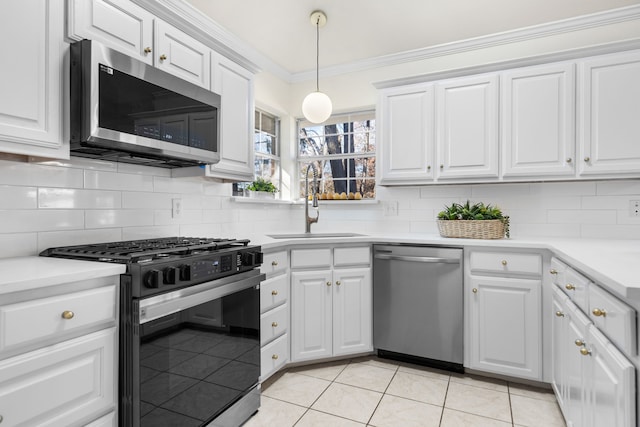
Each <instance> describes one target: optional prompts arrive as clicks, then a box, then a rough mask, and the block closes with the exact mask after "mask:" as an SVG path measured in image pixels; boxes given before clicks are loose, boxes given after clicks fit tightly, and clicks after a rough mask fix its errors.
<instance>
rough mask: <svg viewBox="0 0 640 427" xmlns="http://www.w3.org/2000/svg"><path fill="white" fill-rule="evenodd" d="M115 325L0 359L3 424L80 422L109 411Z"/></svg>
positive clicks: (112, 393)
mask: <svg viewBox="0 0 640 427" xmlns="http://www.w3.org/2000/svg"><path fill="white" fill-rule="evenodd" d="M116 337H117V334H116V328H110V329H105V330H102V331H99V332H95V333H93V334H90V335H87V336H84V337H81V338H76V339H74V340H70V341H64V342H61V343H59V344H56V345H53V346H49V347H45V348H43V349H40V350H36V351H32V352H30V353H25V354H23V355H20V356H16V357H13V358H10V359H5V360H3V361H1V362H0V408H1V414H0V415H2V418H3V420H2V424H3V425H4V424H5V423H6V425H9V426H17V425H21V426H23V425H24V426H26V425H38V426H51V427H54V426H62V425H65V426H71V425H84V424H85V423H86V421H90V420H92V419H95V418H96V416H97V415H100V414H103V413H106V412H108V411H109V410H111V409H113V408H114V406H115V402H116V393H117V386H116V384H117V368H116V362H115V356H116Z"/></svg>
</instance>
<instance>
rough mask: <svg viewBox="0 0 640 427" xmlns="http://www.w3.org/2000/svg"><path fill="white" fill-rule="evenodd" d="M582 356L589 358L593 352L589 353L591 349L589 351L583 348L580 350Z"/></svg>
mask: <svg viewBox="0 0 640 427" xmlns="http://www.w3.org/2000/svg"><path fill="white" fill-rule="evenodd" d="M580 354H581V355H583V356H588V355H590V354H591V351H589V349H588V348H586V347H582V348H581V349H580Z"/></svg>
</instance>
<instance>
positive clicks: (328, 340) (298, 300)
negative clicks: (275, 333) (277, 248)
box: [291, 247, 373, 362]
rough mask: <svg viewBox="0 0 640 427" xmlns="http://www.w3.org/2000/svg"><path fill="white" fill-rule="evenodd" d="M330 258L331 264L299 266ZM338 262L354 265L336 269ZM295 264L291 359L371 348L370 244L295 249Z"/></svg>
mask: <svg viewBox="0 0 640 427" xmlns="http://www.w3.org/2000/svg"><path fill="white" fill-rule="evenodd" d="M365 249H366V250H365ZM312 255H313V256H312ZM331 259H333V260H334V261H330V260H331ZM328 260H329V262H328V264H329V266H328V268H324V269H322V270H309V271H295V269H296V268H298V269H301V268H312V267H314V263H319V264H322V265H325V264H327V261H328ZM336 263H337V264H338V265H344V266H352V267H351V268H337V267H336ZM357 265H366V267H357ZM315 267H316V268H318V267H319V266H315ZM292 269H293V270H294V271H292V272H291V307H292V308H291V335H292V336H291V361H292V362H299V361H305V360H313V359H319V358H324V357H331V356H342V355H347V354H357V353H364V352H367V351H371V350H372V325H373V323H372V322H373V317H372V316H373V313H372V304H373V301H372V297H373V289H372V280H371V268H370V249H369V248H368V247H366V248H335V249H333V250H332V249H331V248H323V249H298V250H293V251H292Z"/></svg>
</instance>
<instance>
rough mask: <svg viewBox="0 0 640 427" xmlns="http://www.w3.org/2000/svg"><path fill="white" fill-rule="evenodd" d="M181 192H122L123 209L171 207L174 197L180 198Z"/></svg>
mask: <svg viewBox="0 0 640 427" xmlns="http://www.w3.org/2000/svg"><path fill="white" fill-rule="evenodd" d="M180 197H181V196H180V195H179V194H171V193H150V192H129V191H125V192H123V193H122V208H123V209H171V208H172V206H173V205H172V199H174V198H180Z"/></svg>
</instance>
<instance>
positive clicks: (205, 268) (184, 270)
mask: <svg viewBox="0 0 640 427" xmlns="http://www.w3.org/2000/svg"><path fill="white" fill-rule="evenodd" d="M249 242H250V241H249V240H247V239H222V238H198V237H164V238H157V239H143V240H129V241H120V242H108V243H97V244H88V245H75V246H63V247H56V248H49V249H46V250H44V251H43V252H41V253H40V255H41V256H51V257H60V258H71V259H81V260H87V261H98V262H111V263H119V264H126V265H127V273H126V274H127V275H129V276H130V278H131V286H132V289H131V296H133V297H137V298H140V297H147V296H152V295H157V294H161V293H165V292H170V291H173V290H176V289H180V288H184V287H188V286H193V285H196V284H200V283H204V282H207V281H211V280H215V279H220V278H223V277H226V276H230V275H234V274H239V273H242V272H245V271H249V270H252V269H254V268H256V267H258V266H259V265H260V264H262V253H261V252H260V247H259V246H250V245H249Z"/></svg>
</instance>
